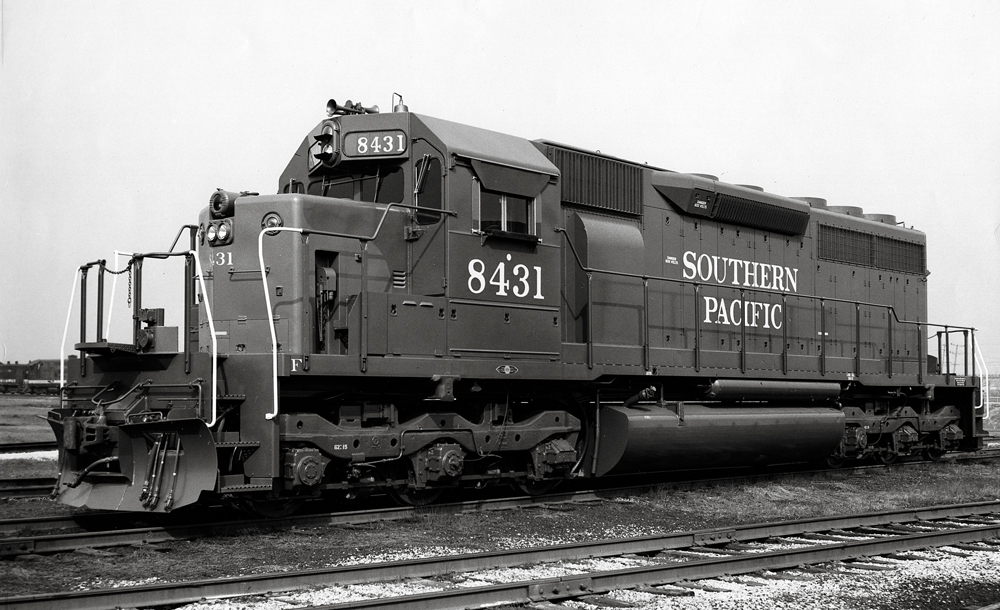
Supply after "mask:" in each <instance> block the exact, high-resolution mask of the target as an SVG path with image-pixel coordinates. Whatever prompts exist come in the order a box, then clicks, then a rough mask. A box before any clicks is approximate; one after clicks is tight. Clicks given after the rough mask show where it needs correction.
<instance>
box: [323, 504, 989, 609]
mask: <svg viewBox="0 0 1000 610" xmlns="http://www.w3.org/2000/svg"><path fill="white" fill-rule="evenodd" d="M997 535H1000V524H998V525H988V526H981V527H969V528H957V529H954V530H947V531H939V532H928V533H918V534H901V535H899V536H895V537H892V538H883V539H878V540H865V541H857V542H842V543H832V544H817V545H811V546H806V547H804V548H793V549H783V550H779V551H770V552H762V553H751V554H746V555H729V556H725V557H722V558H719V559H701V560H692V561H685V562H683V563H674V564H667V565H651V566H642V567H635V568H626V569H622V570H611V571H605V572H594V573H589V574H580V575H574V576H563V577H558V578H546V579H539V580H532V581H521V582H514V583H507V584H499V585H490V586H486V587H470V588H461V589H450V590H443V591H439V592H434V593H422V594H417V595H407V596H399V597H390V598H376V599H366V600H362V601H356V602H348V603H341V604H329V605H323V606H310V608H312V610H335V609H337V610H348V609H351V608H378V609H380V610H392V609H396V608H398V609H400V610H414V609H421V608H427V609H428V610H430V609H433V610H445V609H449V608H456V609H458V608H470V607H481V606H485V605H489V604H501V603H531V602H539V601H560V600H568V599H573V598H578V597H584V596H588V595H597V594H602V593H608V592H610V591H614V590H615V589H631V588H635V587H639V586H644V585H645V586H656V585H669V584H673V583H676V582H680V581H685V580H700V579H705V578H717V577H721V576H732V575H734V574H749V573H753V572H758V571H761V570H772V571H773V570H787V569H790V568H796V567H799V566H802V565H808V564H819V563H828V562H834V561H844V560H850V559H858V558H861V557H868V556H873V555H884V554H888V553H899V552H903V551H913V550H918V549H924V548H928V547H935V546H947V545H949V544H958V543H963V542H965V543H967V542H974V541H982V540H989V539H991V538H995V537H997ZM984 550H986V549H984Z"/></svg>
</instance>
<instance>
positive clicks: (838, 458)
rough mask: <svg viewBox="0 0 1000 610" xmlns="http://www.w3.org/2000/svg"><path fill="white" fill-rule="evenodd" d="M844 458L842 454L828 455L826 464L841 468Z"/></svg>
mask: <svg viewBox="0 0 1000 610" xmlns="http://www.w3.org/2000/svg"><path fill="white" fill-rule="evenodd" d="M844 460H845V458H844V456H842V455H828V456H826V465H827V466H828V467H830V468H840V467H841V466H843V465H844Z"/></svg>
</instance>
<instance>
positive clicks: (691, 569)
mask: <svg viewBox="0 0 1000 610" xmlns="http://www.w3.org/2000/svg"><path fill="white" fill-rule="evenodd" d="M996 511H1000V502H977V503H973V504H959V505H949V506H937V507H928V508H922V509H910V510H903V511H885V512H879V513H872V514H867V515H842V516H837V517H830V518H813V519H803V520H798V521H792V522H777V523H765V524H759V525H745V526H737V527H733V528H723V529H713V530H699V531H695V532H684V533H677V534H667V535H664V536H644V537H638V538H629V539H623V540H604V541H599V542H583V543H575V544H567V545H559V546H553V547H535V548H529V549H519V550H514V551H494V552H486V553H471V554H462V555H453V556H448V557H434V558H425V559H414V560H408V561H402V562H385V563H377V564H360V565H352V566H339V567H334V568H321V569H313V570H299V571H294V572H283V573H273V574H256V575H250V576H245V577H229V578H220V579H212V580H198V581H190V582H183V583H164V584H155V585H143V586H137V587H121V588H113V589H95V590H90V591H74V592H65V593H56V594H47V595H28V596H19V597H10V598H5V599H0V605H2V606H3V607H4V608H8V609H12V610H14V609H16V610H35V609H38V608H45V609H46V610H61V609H64V608H65V609H70V608H72V609H79V610H87V609H97V608H109V607H142V606H157V605H168V604H183V603H191V602H195V601H199V600H203V599H209V598H224V597H242V596H250V595H260V594H264V593H273V592H280V591H292V590H296V589H301V588H303V587H311V586H329V585H347V584H360V583H371V582H383V581H398V580H401V579H406V578H418V577H427V576H434V575H438V574H442V573H449V572H454V571H461V572H470V571H475V570H480V569H487V568H497V567H510V566H517V565H524V564H531V563H539V562H548V561H559V560H578V559H585V558H591V557H602V556H604V557H606V556H615V555H623V554H647V555H648V554H653V553H657V552H660V551H664V550H670V549H678V548H689V547H692V546H703V545H710V544H724V543H728V542H731V541H732V542H736V541H749V540H761V539H766V538H771V537H781V536H790V535H795V534H803V533H809V532H819V531H829V530H836V529H849V528H858V527H865V526H875V525H883V524H886V523H896V522H900V521H926V520H931V519H955V518H961V517H968V516H974V515H984V514H992V515H994V516H996V518H997V519H1000V515H997V512H996ZM948 527H949V529H945V530H939V531H934V532H928V533H915V534H910V533H902V534H900V535H899V536H895V537H893V538H883V539H876V540H871V539H868V540H861V541H850V542H844V543H827V544H822V545H808V546H803V547H800V548H794V549H788V550H784V551H772V552H762V553H754V554H750V555H733V556H727V557H725V558H722V559H706V560H695V561H689V562H684V563H676V564H668V565H652V566H642V567H637V568H631V569H625V570H615V571H610V572H600V573H595V574H581V575H574V576H566V577H560V578H549V579H541V580H533V581H524V582H517V583H509V584H502V585H492V586H487V587H480V588H469V589H463V590H457V591H456V590H447V591H441V592H437V593H431V594H422V595H415V596H407V597H397V598H386V599H369V600H364V601H363V602H354V603H347V604H338V605H336V606H328V607H331V608H333V607H336V608H356V607H373V608H421V607H425V608H460V607H461V608H464V607H471V606H476V605H480V604H486V603H491V604H492V603H503V602H508V603H510V602H513V603H517V602H528V601H540V600H546V599H549V600H551V599H567V598H572V597H579V596H581V595H586V594H593V593H602V592H607V591H610V590H613V589H618V588H629V587H635V586H638V585H642V584H668V583H671V582H676V581H679V580H686V579H692V578H710V577H713V576H718V575H722V574H738V573H747V572H753V571H757V570H761V569H785V568H791V567H796V566H799V565H802V564H808V563H824V562H829V561H841V560H844V559H852V558H857V557H861V556H867V555H878V554H885V553H891V552H898V551H902V550H913V549H918V548H926V547H930V546H942V545H947V544H955V543H959V542H970V541H979V540H987V539H990V538H994V537H996V536H998V535H1000V521H998V522H997V523H994V524H990V525H977V526H974V527H961V526H956V527H952V526H948Z"/></svg>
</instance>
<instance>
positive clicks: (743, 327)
mask: <svg viewBox="0 0 1000 610" xmlns="http://www.w3.org/2000/svg"><path fill="white" fill-rule="evenodd" d="M746 302H747V297H746V291H745V290H743V289H742V288H740V304H741V305H743V312H742V315H743V320H742V322H743V323H742V324H740V372H741V373H744V374H745V373H746V372H747V319H746V317H747V308H746Z"/></svg>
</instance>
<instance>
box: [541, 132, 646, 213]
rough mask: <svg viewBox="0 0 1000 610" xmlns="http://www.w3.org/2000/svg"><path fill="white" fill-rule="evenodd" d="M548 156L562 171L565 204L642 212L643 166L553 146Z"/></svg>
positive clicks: (548, 149) (611, 210)
mask: <svg viewBox="0 0 1000 610" xmlns="http://www.w3.org/2000/svg"><path fill="white" fill-rule="evenodd" d="M546 155H547V156H548V158H549V160H550V161H552V163H553V165H555V166H556V167H558V168H559V172H560V173H561V174H562V177H561V179H560V181H561V182H562V200H563V202H564V203H574V204H576V205H583V206H588V207H593V208H600V209H602V210H607V211H609V212H617V213H619V214H628V215H631V216H641V215H642V168H641V167H639V166H636V165H631V164H629V163H624V162H621V161H615V160H614V159H607V158H604V157H599V156H597V155H590V154H587V153H583V152H579V151H575V150H567V149H565V148H557V147H555V146H551V145H549V146H547V147H546Z"/></svg>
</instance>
